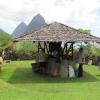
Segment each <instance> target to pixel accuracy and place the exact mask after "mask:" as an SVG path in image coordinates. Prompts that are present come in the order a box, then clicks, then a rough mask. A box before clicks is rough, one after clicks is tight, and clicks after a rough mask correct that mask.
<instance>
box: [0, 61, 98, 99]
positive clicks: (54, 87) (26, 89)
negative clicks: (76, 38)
mask: <svg viewBox="0 0 100 100" xmlns="http://www.w3.org/2000/svg"><path fill="white" fill-rule="evenodd" d="M31 63H32V61H12V62H11V63H5V64H3V65H2V72H1V73H0V100H100V76H99V75H100V71H98V69H97V67H96V66H89V65H88V66H84V71H85V72H84V77H83V78H75V79H61V78H58V77H57V78H51V77H47V76H40V75H37V74H34V73H32V71H31V65H30V64H31Z"/></svg>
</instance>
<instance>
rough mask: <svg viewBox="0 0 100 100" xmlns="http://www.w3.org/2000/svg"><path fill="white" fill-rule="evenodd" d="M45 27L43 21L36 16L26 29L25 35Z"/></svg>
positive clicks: (38, 15)
mask: <svg viewBox="0 0 100 100" xmlns="http://www.w3.org/2000/svg"><path fill="white" fill-rule="evenodd" d="M45 25H46V22H45V19H44V18H43V17H42V16H41V15H40V14H37V15H36V16H34V17H33V19H32V20H31V22H30V23H29V25H28V27H27V33H29V32H33V31H36V30H38V29H39V28H41V27H43V26H45Z"/></svg>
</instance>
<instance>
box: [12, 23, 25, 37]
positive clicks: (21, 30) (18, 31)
mask: <svg viewBox="0 0 100 100" xmlns="http://www.w3.org/2000/svg"><path fill="white" fill-rule="evenodd" d="M26 29H27V25H26V24H25V23H24V22H22V23H20V24H19V25H18V26H17V27H16V29H15V30H14V32H13V33H12V35H13V36H14V37H19V36H21V35H23V34H25V33H26Z"/></svg>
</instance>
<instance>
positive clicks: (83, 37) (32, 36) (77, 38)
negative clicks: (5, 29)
mask: <svg viewBox="0 0 100 100" xmlns="http://www.w3.org/2000/svg"><path fill="white" fill-rule="evenodd" d="M16 40H31V41H56V42H58V41H64V42H88V41H93V42H100V38H98V37H95V36H92V35H88V34H86V33H82V32H80V31H78V30H76V29H74V28H71V27H69V26H66V25H64V24H61V23H57V22H54V23H51V24H48V25H47V26H45V27H42V28H40V29H39V30H37V31H35V32H32V33H29V34H26V35H24V36H21V37H19V38H16Z"/></svg>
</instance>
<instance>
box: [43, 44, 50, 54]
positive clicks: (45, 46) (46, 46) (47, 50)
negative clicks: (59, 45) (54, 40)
mask: <svg viewBox="0 0 100 100" xmlns="http://www.w3.org/2000/svg"><path fill="white" fill-rule="evenodd" d="M44 49H45V50H46V52H47V54H49V49H48V45H47V43H46V42H44Z"/></svg>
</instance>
